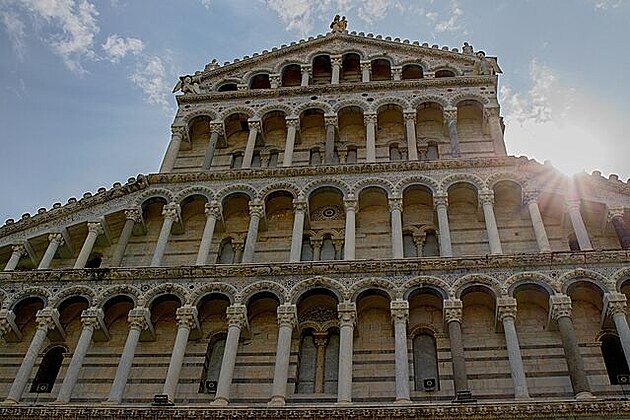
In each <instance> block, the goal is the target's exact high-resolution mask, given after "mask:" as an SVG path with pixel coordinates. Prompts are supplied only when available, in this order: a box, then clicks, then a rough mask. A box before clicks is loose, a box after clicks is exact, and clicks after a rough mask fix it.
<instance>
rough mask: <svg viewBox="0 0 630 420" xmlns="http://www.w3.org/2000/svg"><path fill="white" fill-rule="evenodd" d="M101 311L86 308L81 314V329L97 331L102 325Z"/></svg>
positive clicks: (102, 315)
mask: <svg viewBox="0 0 630 420" xmlns="http://www.w3.org/2000/svg"><path fill="white" fill-rule="evenodd" d="M103 317H104V313H103V310H102V309H100V308H87V309H85V310H84V311H83V312H81V324H83V328H92V329H93V330H98V329H100V328H101V326H102V325H103Z"/></svg>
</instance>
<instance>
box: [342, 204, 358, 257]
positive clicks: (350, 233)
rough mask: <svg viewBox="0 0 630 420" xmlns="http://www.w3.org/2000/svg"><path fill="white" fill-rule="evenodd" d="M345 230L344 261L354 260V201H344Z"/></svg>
mask: <svg viewBox="0 0 630 420" xmlns="http://www.w3.org/2000/svg"><path fill="white" fill-rule="evenodd" d="M345 205H346V229H345V240H344V245H343V250H344V252H343V253H344V255H343V259H344V260H354V259H355V210H356V200H352V201H346V202H345Z"/></svg>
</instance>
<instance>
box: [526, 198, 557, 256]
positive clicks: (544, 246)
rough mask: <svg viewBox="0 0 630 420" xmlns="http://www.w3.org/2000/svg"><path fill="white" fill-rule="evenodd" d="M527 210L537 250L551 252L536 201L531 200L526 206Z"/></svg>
mask: <svg viewBox="0 0 630 420" xmlns="http://www.w3.org/2000/svg"><path fill="white" fill-rule="evenodd" d="M527 209H528V210H529V217H530V218H531V219H532V226H533V227H534V235H535V236H536V243H537V244H538V250H539V251H540V252H551V245H550V244H549V239H548V238H547V232H546V230H545V224H544V223H543V219H542V216H541V214H540V209H539V208H538V203H537V202H536V200H531V201H530V202H529V203H528V204H527Z"/></svg>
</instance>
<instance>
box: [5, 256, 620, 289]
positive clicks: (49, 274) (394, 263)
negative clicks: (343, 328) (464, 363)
mask: <svg viewBox="0 0 630 420" xmlns="http://www.w3.org/2000/svg"><path fill="white" fill-rule="evenodd" d="M628 262H630V251H588V252H553V253H544V254H516V255H479V256H470V257H437V258H409V259H404V260H401V259H398V260H392V259H382V260H364V261H343V260H341V261H317V262H307V261H305V262H299V263H288V262H287V263H255V264H231V265H228V264H226V265H223V264H220V265H205V266H177V267H129V268H127V267H121V268H97V269H61V270H29V271H8V272H0V281H2V282H27V283H42V282H43V283H45V282H58V281H70V282H75V281H130V280H142V279H151V280H173V279H207V278H230V277H232V278H234V277H240V278H246V277H266V276H271V277H280V276H317V275H321V276H330V275H336V274H338V275H346V274H352V273H359V274H366V273H391V272H396V273H428V272H437V271H443V272H445V274H448V273H450V272H469V271H479V270H485V269H492V270H495V269H508V270H514V271H515V272H518V271H522V270H523V269H525V270H526V271H528V270H533V269H536V268H545V269H547V270H553V269H560V268H567V267H570V268H577V267H585V266H590V265H611V264H612V265H620V264H627V263H628Z"/></svg>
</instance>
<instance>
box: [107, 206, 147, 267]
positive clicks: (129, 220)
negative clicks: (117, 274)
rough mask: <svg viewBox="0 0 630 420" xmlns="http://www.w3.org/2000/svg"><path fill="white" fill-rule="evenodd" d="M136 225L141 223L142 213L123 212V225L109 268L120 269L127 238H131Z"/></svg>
mask: <svg viewBox="0 0 630 420" xmlns="http://www.w3.org/2000/svg"><path fill="white" fill-rule="evenodd" d="M136 223H142V213H141V212H140V210H139V209H129V210H125V225H124V226H123V228H122V231H121V232H120V237H119V238H118V244H117V245H116V250H115V251H114V256H113V257H112V262H111V264H110V266H111V267H120V266H121V265H122V260H123V257H124V256H125V250H126V249H127V244H128V243H129V238H131V234H132V233H133V227H134V226H135V224H136Z"/></svg>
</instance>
